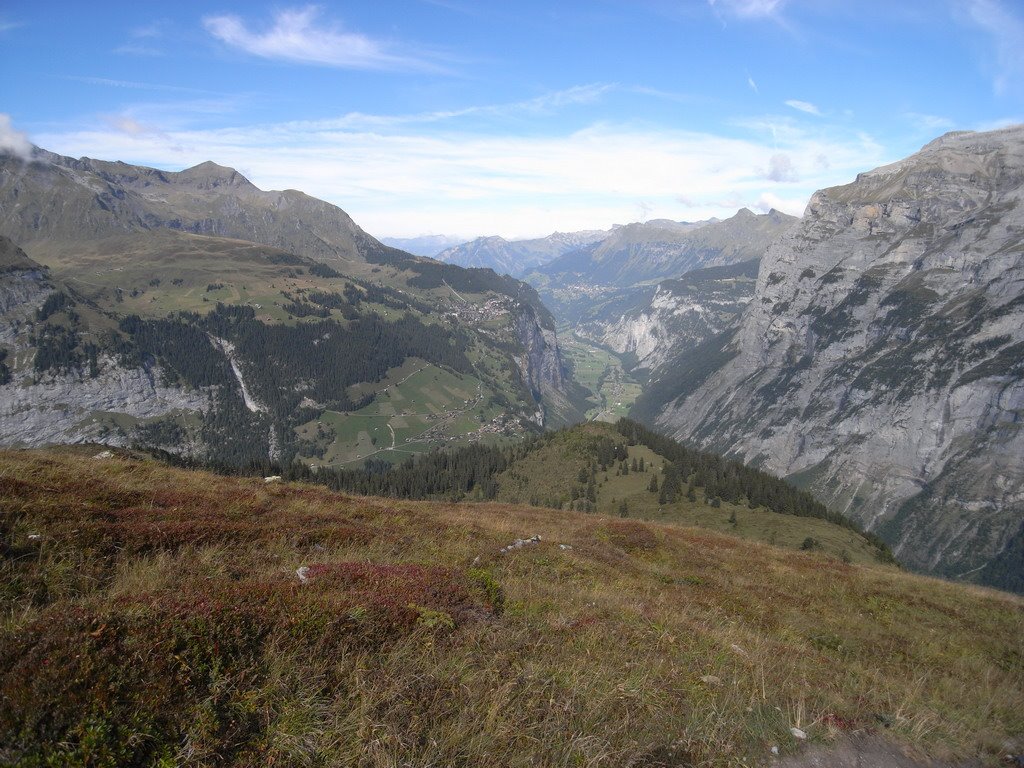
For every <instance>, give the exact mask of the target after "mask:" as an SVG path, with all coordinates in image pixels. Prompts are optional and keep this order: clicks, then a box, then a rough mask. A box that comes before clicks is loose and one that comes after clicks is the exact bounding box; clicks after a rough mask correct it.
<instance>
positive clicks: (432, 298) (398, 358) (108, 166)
mask: <svg viewBox="0 0 1024 768" xmlns="http://www.w3.org/2000/svg"><path fill="white" fill-rule="evenodd" d="M0 233H2V234H3V235H4V236H5V237H6V238H8V240H5V241H4V253H5V271H4V273H3V275H2V277H0V310H2V315H0V328H2V331H0V338H2V339H3V342H4V348H3V349H4V362H3V365H4V366H5V370H6V374H5V379H6V381H5V384H4V386H3V389H2V390H0V391H2V393H3V397H2V405H0V436H2V440H3V442H4V443H6V444H15V445H36V444H43V443H48V442H68V441H71V442H77V441H82V440H102V441H104V442H107V443H111V444H128V443H134V444H151V445H156V446H160V447H163V448H166V449H168V450H172V451H175V452H185V453H197V452H198V453H201V454H203V455H205V456H220V457H221V458H222V459H223V460H225V461H232V462H235V461H267V460H269V459H271V458H273V459H285V460H287V459H289V457H291V456H301V457H304V458H305V459H306V460H309V461H313V462H323V463H327V464H337V463H344V462H355V461H362V460H364V459H365V458H367V457H370V456H378V457H382V458H386V457H388V456H396V457H402V456H406V455H409V454H410V452H411V453H415V452H418V451H423V450H428V449H429V448H430V447H431V446H434V445H438V444H445V443H449V442H455V443H458V442H459V441H466V440H475V439H480V438H481V437H484V436H490V437H494V438H495V439H497V438H498V437H501V436H503V435H504V436H506V437H507V436H512V435H515V434H521V433H522V431H523V430H524V429H526V430H529V429H532V428H536V427H537V426H539V425H541V424H557V423H561V422H564V421H572V420H574V419H576V418H578V411H577V410H576V406H575V405H574V398H575V397H577V393H576V392H575V390H574V389H573V386H572V385H571V382H569V381H568V380H567V379H566V377H565V375H564V365H563V363H562V361H561V357H560V352H559V348H558V345H557V340H556V336H555V332H554V321H553V318H552V317H551V315H550V313H549V312H548V311H547V309H546V308H545V307H544V306H543V304H542V303H541V301H540V299H539V297H538V296H537V294H536V292H535V291H533V289H531V288H530V287H529V286H527V285H525V284H523V283H520V282H518V281H516V280H514V279H512V278H508V277H500V276H498V275H496V274H495V273H494V272H493V271H490V270H481V269H478V270H465V269H462V268H460V267H456V266H450V265H443V264H439V263H438V262H436V261H431V260H429V259H422V258H418V257H414V256H412V255H410V254H408V253H405V252H403V251H399V250H396V249H393V248H389V247H388V246H385V245H384V244H382V243H380V242H379V241H377V240H376V239H374V238H373V237H371V236H370V235H368V234H367V233H366V232H364V231H363V230H362V229H361V228H359V227H358V225H356V224H355V223H354V222H353V221H352V219H351V218H350V217H349V216H348V215H347V214H345V212H344V211H342V210H341V209H340V208H337V207H335V206H333V205H330V204H328V203H325V202H323V201H321V200H317V199H315V198H312V197H309V196H307V195H304V194H303V193H301V192H297V191H294V190H289V191H284V192H264V191H262V190H259V189H257V188H256V187H255V186H254V185H252V184H251V183H250V182H249V181H248V180H246V179H245V178H244V177H243V176H241V175H240V174H239V173H237V172H236V171H234V170H232V169H230V168H224V167H222V166H219V165H216V164H214V163H203V164H201V165H198V166H196V167H194V168H189V169H187V170H184V171H181V172H176V173H175V172H165V171H160V170H157V169H153V168H144V167H138V166H132V165H127V164H125V163H119V162H106V161H98V160H91V159H87V158H83V159H78V160H76V159H73V158H67V157H62V156H59V155H55V154H53V153H50V152H47V151H45V150H41V149H36V150H35V151H34V154H33V157H32V158H31V159H30V160H28V161H25V160H23V159H21V158H19V157H15V156H10V155H7V156H3V157H2V158H0ZM19 247H20V248H21V249H24V251H23V252H24V254H25V255H24V256H22V255H21V254H22V251H19V250H17V249H18V248H19ZM11 254H13V255H11ZM44 266H45V268H44ZM348 414H352V416H351V418H350V417H349V415H348ZM530 425H533V426H530Z"/></svg>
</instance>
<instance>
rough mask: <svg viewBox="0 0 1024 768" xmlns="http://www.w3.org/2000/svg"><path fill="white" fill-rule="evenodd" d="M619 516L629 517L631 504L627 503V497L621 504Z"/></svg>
mask: <svg viewBox="0 0 1024 768" xmlns="http://www.w3.org/2000/svg"><path fill="white" fill-rule="evenodd" d="M619 517H629V505H628V504H626V500H625V499H623V500H622V503H621V504H619Z"/></svg>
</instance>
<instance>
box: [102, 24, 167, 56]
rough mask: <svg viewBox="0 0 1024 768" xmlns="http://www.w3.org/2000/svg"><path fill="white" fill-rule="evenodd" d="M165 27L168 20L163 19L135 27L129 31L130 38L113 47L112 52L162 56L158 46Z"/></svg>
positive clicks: (162, 53)
mask: <svg viewBox="0 0 1024 768" xmlns="http://www.w3.org/2000/svg"><path fill="white" fill-rule="evenodd" d="M167 28H168V22H166V21H163V20H159V21H154V22H152V23H150V24H145V25H143V26H141V27H135V28H134V29H132V30H131V31H130V32H129V37H130V38H131V39H130V40H129V41H128V42H127V43H124V44H123V45H119V46H118V47H117V48H115V49H114V53H123V54H129V55H132V56H163V55H164V50H163V49H162V48H160V41H161V39H162V38H163V37H164V33H165V31H166V30H167Z"/></svg>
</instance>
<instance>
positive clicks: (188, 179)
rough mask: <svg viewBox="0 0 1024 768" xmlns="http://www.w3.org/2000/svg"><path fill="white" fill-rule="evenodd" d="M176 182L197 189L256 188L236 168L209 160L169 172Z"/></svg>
mask: <svg viewBox="0 0 1024 768" xmlns="http://www.w3.org/2000/svg"><path fill="white" fill-rule="evenodd" d="M167 175H168V176H169V177H170V178H171V179H172V180H173V181H174V182H177V183H185V184H188V185H190V186H193V187H195V188H196V189H216V188H218V187H232V188H235V189H253V190H255V189H256V186H255V185H254V184H253V183H252V182H251V181H249V180H248V179H247V178H245V176H243V175H242V174H240V173H239V172H238V171H236V170H235V169H234V168H228V167H226V166H223V165H218V164H217V163H215V162H213V161H212V160H207V161H206V162H204V163H200V164H199V165H194V166H192V167H191V168H186V169H185V170H183V171H179V172H178V173H171V174H167Z"/></svg>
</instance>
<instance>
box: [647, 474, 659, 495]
mask: <svg viewBox="0 0 1024 768" xmlns="http://www.w3.org/2000/svg"><path fill="white" fill-rule="evenodd" d="M647 490H648V491H650V492H651V493H657V492H658V476H657V475H651V482H649V483H648V484H647Z"/></svg>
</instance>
